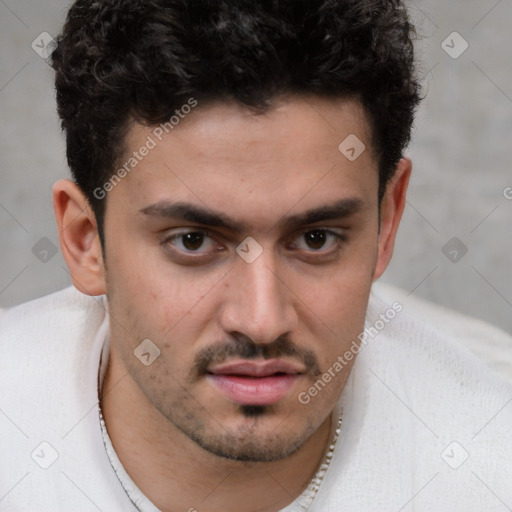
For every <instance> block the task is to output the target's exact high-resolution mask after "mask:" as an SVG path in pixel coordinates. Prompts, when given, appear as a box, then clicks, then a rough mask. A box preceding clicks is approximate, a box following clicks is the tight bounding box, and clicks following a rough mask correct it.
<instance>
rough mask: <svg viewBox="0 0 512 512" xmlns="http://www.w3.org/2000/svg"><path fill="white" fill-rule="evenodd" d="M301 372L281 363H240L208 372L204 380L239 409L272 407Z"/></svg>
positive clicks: (280, 361)
mask: <svg viewBox="0 0 512 512" xmlns="http://www.w3.org/2000/svg"><path fill="white" fill-rule="evenodd" d="M303 373H304V368H302V367H300V366H297V365H294V364H292V363H288V362H286V361H283V360H280V359H273V360H265V361H257V360H255V361H247V360H240V361H234V362H231V363H226V364H221V365H218V366H214V367H213V368H210V369H209V371H207V373H206V377H207V379H208V380H209V381H210V382H211V383H212V384H213V385H214V386H215V387H216V388H217V390H218V391H220V392H221V393H222V394H223V395H224V396H225V397H226V398H228V399H229V400H230V401H232V402H235V403H237V404H239V405H271V404H274V403H276V402H278V401H279V400H282V399H283V398H284V397H285V396H286V395H287V394H288V393H289V391H290V389H291V388H292V386H293V384H294V383H295V382H296V381H297V380H298V379H299V378H300V377H301V375H302V374H303Z"/></svg>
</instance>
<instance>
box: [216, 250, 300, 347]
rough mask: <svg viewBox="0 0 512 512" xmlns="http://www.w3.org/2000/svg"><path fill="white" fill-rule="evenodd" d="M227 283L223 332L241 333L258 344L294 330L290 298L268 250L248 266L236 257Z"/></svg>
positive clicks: (281, 272) (223, 312)
mask: <svg viewBox="0 0 512 512" xmlns="http://www.w3.org/2000/svg"><path fill="white" fill-rule="evenodd" d="M227 279H228V282H227V283H226V286H227V288H228V293H227V295H226V297H225V299H224V300H223V304H222V307H221V315H220V321H221V325H222V328H223V330H224V332H226V333H230V334H234V333H237V334H240V333H241V334H244V335H245V336H248V337H249V338H250V339H251V340H252V341H253V342H254V343H258V344H262V343H272V342H273V341H275V340H276V339H277V338H278V337H279V336H283V335H285V334H289V333H291V332H292V331H294V330H295V329H296V327H297V324H298V317H297V312H296V310H295V307H294V302H295V301H294V295H293V293H292V292H291V290H290V289H289V288H288V286H287V283H286V279H285V276H284V274H283V271H282V270H280V269H279V268H278V267H277V266H276V264H275V259H274V255H273V253H272V251H271V250H264V251H263V253H262V254H261V255H260V256H259V257H258V258H257V259H256V260H254V261H253V262H252V263H247V262H246V261H244V260H243V259H242V258H238V257H237V259H236V260H235V262H234V268H233V269H232V270H231V272H229V274H228V276H227Z"/></svg>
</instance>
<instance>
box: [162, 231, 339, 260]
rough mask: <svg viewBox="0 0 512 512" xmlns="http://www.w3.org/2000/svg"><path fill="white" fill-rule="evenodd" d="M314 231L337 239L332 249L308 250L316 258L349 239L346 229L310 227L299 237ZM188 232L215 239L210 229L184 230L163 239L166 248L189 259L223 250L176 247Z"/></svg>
mask: <svg viewBox="0 0 512 512" xmlns="http://www.w3.org/2000/svg"><path fill="white" fill-rule="evenodd" d="M314 231H320V232H322V233H324V234H326V235H328V236H333V237H334V238H335V239H336V245H335V247H333V248H332V249H330V250H321V249H319V250H316V251H315V250H311V251H306V253H307V254H308V255H318V256H313V257H314V258H316V259H320V258H319V257H321V256H324V257H327V256H333V255H335V254H337V253H338V252H339V251H340V250H341V249H342V248H343V244H344V242H346V241H347V236H346V233H345V230H344V231H342V232H341V233H338V232H336V231H333V230H331V229H327V228H313V229H309V230H307V231H303V232H302V233H301V234H300V235H299V237H301V236H304V235H306V234H307V233H311V232H314ZM188 234H200V235H203V236H205V237H206V238H210V239H212V240H214V237H213V236H212V235H213V234H212V233H211V232H210V231H208V230H203V229H190V230H187V231H182V232H181V233H177V234H173V235H171V236H168V237H166V238H165V239H164V240H162V242H161V244H162V245H163V246H165V248H166V249H167V250H169V251H172V253H173V254H175V255H178V256H181V257H183V258H187V259H188V260H189V261H190V260H192V259H204V258H205V257H208V256H211V255H212V254H215V253H217V252H222V250H214V251H210V252H205V253H200V252H195V251H190V252H186V251H183V250H181V249H175V248H174V247H173V244H172V242H173V241H174V240H176V239H179V238H180V237H183V236H185V235H188ZM297 250H299V251H300V250H301V249H297Z"/></svg>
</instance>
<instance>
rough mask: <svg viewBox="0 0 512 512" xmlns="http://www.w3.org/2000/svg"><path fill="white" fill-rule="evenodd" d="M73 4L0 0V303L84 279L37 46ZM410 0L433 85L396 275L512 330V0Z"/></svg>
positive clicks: (427, 294)
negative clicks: (66, 258) (68, 242)
mask: <svg viewBox="0 0 512 512" xmlns="http://www.w3.org/2000/svg"><path fill="white" fill-rule="evenodd" d="M68 4H69V2H64V1H62V0H44V1H42V0H0V42H1V48H2V50H1V56H0V112H1V133H0V146H1V148H0V232H1V240H2V243H1V248H0V262H1V264H0V307H7V306H10V305H13V304H17V303H20V302H23V301H26V300H28V299H32V298H35V297H39V296H41V295H44V294H46V293H49V292H52V291H55V290H58V289H60V288H63V287H65V286H67V285H68V284H69V283H70V280H69V275H68V273H67V271H66V270H65V265H64V262H63V260H62V257H61V255H60V252H58V251H57V252H56V253H55V254H53V252H54V251H56V250H57V245H58V237H57V231H56V228H55V224H54V219H53V212H52V207H51V186H52V184H53V183H54V182H55V181H56V180H57V179H58V178H59V177H62V176H67V175H68V171H67V167H66V163H65V155H64V142H63V138H62V136H61V134H60V129H59V125H58V120H57V115H56V113H55V103H54V93H53V86H52V74H51V70H50V68H49V67H48V65H47V64H46V62H45V61H44V60H43V59H42V58H41V57H40V56H39V55H38V54H37V53H36V52H35V51H34V50H33V49H32V48H31V44H32V42H33V41H34V40H36V42H37V41H40V39H41V38H40V37H39V35H40V34H41V33H42V32H48V33H49V34H51V35H56V34H57V33H58V32H59V30H60V26H61V24H62V22H63V20H64V17H65V13H66V8H67V5H68ZM408 5H409V6H410V11H411V14H412V16H413V19H414V20H415V21H416V24H417V28H418V32H419V34H420V39H419V40H418V42H417V49H418V57H419V58H420V60H421V67H420V71H421V76H422V77H423V81H424V87H425V92H426V93H427V98H426V100H425V101H424V103H423V105H422V107H421V109H420V111H419V113H418V117H417V122H416V129H415V134H414V139H413V142H412V144H411V146H410V149H409V156H411V158H412V159H413V163H414V175H413V178H412V183H411V187H410V192H409V197H408V205H407V209H406V212H405V218H404V221H403V225H402V227H401V231H400V233H399V236H398V243H397V247H396V250H395V256H394V259H393V262H392V264H391V266H390V268H389V270H388V271H387V273H386V274H385V276H384V277H383V281H385V282H388V283H392V284H395V285H397V286H400V287H401V288H404V289H405V290H407V291H408V292H412V293H414V294H417V295H419V296H421V297H424V298H427V299H429V300H432V301H434V302H436V303H438V304H441V305H444V306H447V307H450V308H452V309H456V310H459V311H461V312H463V313H466V314H469V315H472V316H476V317H478V318H481V319H484V320H486V321H488V322H491V323H493V324H495V325H497V326H499V327H501V328H502V329H504V330H507V331H508V332H511V333H512V256H511V254H512V227H511V224H512V222H511V221H512V169H511V167H512V164H511V162H512V138H511V131H512V63H511V59H510V49H511V48H512V31H510V23H511V21H512V0H500V1H497V0H479V1H478V2H477V1H472V0H465V1H462V0H456V1H454V0H451V1H446V0H424V1H420V0H418V1H416V2H408ZM453 32H457V33H458V34H460V36H459V35H457V34H453ZM461 38H463V39H461ZM443 41H444V43H443ZM465 41H466V42H467V44H468V48H467V49H466V51H465V52H464V53H462V54H461V51H462V50H463V49H464V47H465V44H466V43H465ZM459 54H460V55H459ZM454 57H457V58H454ZM509 187H510V188H509ZM453 237H456V239H455V240H454V241H452V242H451V243H450V244H449V245H446V244H447V243H448V242H449V241H450V240H451V239H452V238H453ZM34 247H35V249H34ZM466 250H467V252H466V253H465V254H464V252H465V251H466ZM44 251H46V252H44Z"/></svg>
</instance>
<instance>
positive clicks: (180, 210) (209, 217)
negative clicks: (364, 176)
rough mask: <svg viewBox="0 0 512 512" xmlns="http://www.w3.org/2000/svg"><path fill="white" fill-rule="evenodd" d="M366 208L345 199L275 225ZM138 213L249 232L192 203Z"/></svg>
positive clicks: (310, 221) (156, 206)
mask: <svg viewBox="0 0 512 512" xmlns="http://www.w3.org/2000/svg"><path fill="white" fill-rule="evenodd" d="M365 206H366V203H365V202H364V201H363V200H362V199H359V198H358V197H347V198H343V199H339V200H338V201H336V202H334V203H332V204H328V205H325V206H320V207H318V208H313V209H310V210H306V211H305V212H302V213H299V214H294V215H289V216H285V217H284V218H283V219H282V220H281V221H280V222H279V223H278V224H280V225H282V226H283V227H284V228H287V229H294V228H299V227H301V226H305V225H308V224H315V223H317V222H322V221H326V220H338V219H345V218H347V217H350V216H352V215H355V214H356V213H358V212H360V211H361V210H363V209H364V208H365ZM140 212H141V213H142V214H144V215H147V216H150V217H156V218H163V219H167V218H168V219H175V220H184V221H189V222H194V223H197V224H203V225H205V226H213V227H221V228H225V229H228V230H230V231H232V232H234V233H242V232H247V231H249V229H248V227H247V225H245V224H244V223H242V222H238V221H235V220H233V219H231V218H230V217H228V216H227V215H226V214H224V213H222V212H217V211H214V210H211V209H209V208H205V207H203V206H199V205H196V204H193V203H187V202H174V201H170V200H163V201H159V202H158V203H155V204H152V205H150V206H146V207H145V208H142V209H141V210H140Z"/></svg>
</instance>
